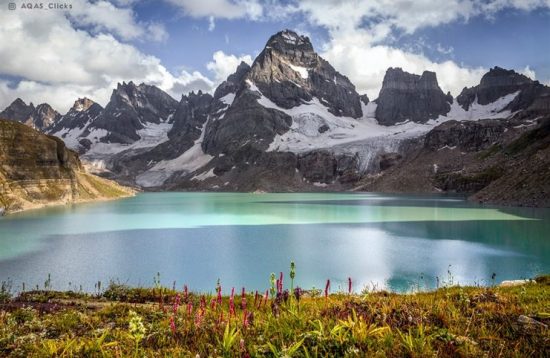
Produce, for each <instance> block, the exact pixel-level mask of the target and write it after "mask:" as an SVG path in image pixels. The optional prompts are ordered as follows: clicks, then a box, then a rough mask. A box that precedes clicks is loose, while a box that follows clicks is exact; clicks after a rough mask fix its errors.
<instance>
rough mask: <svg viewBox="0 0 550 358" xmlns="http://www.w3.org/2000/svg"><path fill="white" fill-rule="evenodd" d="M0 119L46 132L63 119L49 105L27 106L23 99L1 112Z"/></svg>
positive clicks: (18, 99)
mask: <svg viewBox="0 0 550 358" xmlns="http://www.w3.org/2000/svg"><path fill="white" fill-rule="evenodd" d="M0 118H5V119H9V120H13V121H17V122H20V123H24V124H26V125H28V126H30V127H32V128H35V129H38V130H40V131H46V130H47V129H48V128H50V127H51V126H52V125H53V124H54V123H56V122H57V121H58V120H59V119H60V118H61V115H60V114H59V113H58V112H57V111H56V110H54V109H53V108H52V107H51V106H50V105H49V104H47V103H42V104H39V105H38V106H36V107H35V106H34V105H33V104H32V103H30V104H28V105H27V104H26V103H25V102H24V101H23V100H22V99H21V98H17V99H16V100H15V101H13V102H12V103H11V104H10V105H9V106H8V107H6V109H4V110H3V111H2V112H0Z"/></svg>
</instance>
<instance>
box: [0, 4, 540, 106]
mask: <svg viewBox="0 0 550 358" xmlns="http://www.w3.org/2000/svg"><path fill="white" fill-rule="evenodd" d="M29 1H30V2H31V3H37V4H39V2H38V1H35V2H33V0H28V1H27V0H25V1H22V0H0V107H1V108H3V107H5V106H6V105H8V104H9V103H10V102H11V101H13V100H14V99H15V98H17V97H21V98H22V99H23V100H25V101H27V102H29V101H32V102H34V103H35V104H38V103H42V102H48V103H50V104H51V105H53V106H54V108H56V109H58V110H59V111H61V112H65V111H67V110H68V108H69V107H70V106H71V105H72V103H73V102H74V100H75V99H76V98H78V97H83V96H87V97H89V98H91V99H94V100H96V101H97V102H99V103H100V104H102V105H105V104H106V103H107V101H108V99H109V96H110V94H111V91H112V88H113V87H115V86H116V83H117V82H119V81H120V82H121V81H130V80H133V81H134V82H138V83H139V82H145V83H148V84H154V85H157V86H159V87H160V88H162V89H164V90H166V91H168V92H169V93H170V94H171V95H172V96H174V97H175V98H176V99H179V98H180V96H181V94H182V93H187V92H189V91H191V90H198V89H201V90H203V91H211V90H212V89H213V88H214V87H215V86H216V85H217V84H218V83H219V82H221V81H222V80H223V79H225V77H227V76H228V75H229V74H230V73H232V72H233V71H234V69H235V68H236V66H237V65H238V63H239V62H240V61H241V60H243V61H246V62H249V63H250V62H251V61H253V59H254V57H255V56H256V55H257V54H258V53H259V52H260V51H261V50H262V48H263V46H264V45H265V42H266V41H267V39H268V38H269V36H270V35H272V34H274V33H275V32H277V31H279V30H281V29H285V28H289V29H294V30H296V31H298V32H299V33H301V34H305V35H308V36H309V37H310V38H311V40H312V42H313V45H314V47H315V49H316V50H317V51H318V52H319V53H320V54H321V55H322V56H323V57H324V58H325V59H327V60H328V61H329V62H330V63H331V64H332V65H333V66H334V67H335V68H336V69H337V70H338V71H340V72H341V73H343V74H345V75H347V76H348V77H349V78H350V79H351V81H352V82H353V83H354V84H355V85H356V86H357V89H358V91H359V92H360V93H367V94H368V95H369V97H370V98H371V99H374V98H376V97H377V96H378V92H379V90H380V86H381V83H382V79H383V76H384V72H385V70H386V69H387V68H388V67H402V68H403V69H405V70H406V71H409V72H413V73H421V72H422V71H424V70H432V71H436V72H437V75H438V79H439V83H440V86H441V87H442V88H443V90H445V91H451V93H452V94H453V95H455V96H456V95H458V94H459V93H460V91H461V89H462V88H463V87H464V86H472V85H475V84H477V83H478V82H479V79H480V78H481V76H482V74H483V73H484V72H485V71H487V70H488V69H489V68H490V67H493V66H495V65H498V66H501V67H505V68H512V69H515V70H517V71H519V72H522V73H525V74H527V75H528V76H530V77H531V78H534V79H537V80H539V81H541V82H544V83H549V84H550V40H549V39H550V0H482V1H481V0H480V1H478V0H302V1H299V0H285V1H275V0H111V1H104V0H100V1H90V0H65V2H64V1H63V0H58V1H57V3H61V4H63V3H65V4H68V5H71V6H72V8H71V9H69V10H62V9H47V7H48V4H49V3H48V2H44V3H43V7H45V8H46V9H42V10H40V9H23V8H21V6H22V4H23V3H29ZM9 2H13V3H15V4H16V5H17V8H16V10H8V3H9Z"/></svg>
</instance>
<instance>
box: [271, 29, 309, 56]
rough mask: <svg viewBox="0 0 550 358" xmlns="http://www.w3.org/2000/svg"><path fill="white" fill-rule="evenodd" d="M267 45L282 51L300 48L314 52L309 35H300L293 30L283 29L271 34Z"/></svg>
mask: <svg viewBox="0 0 550 358" xmlns="http://www.w3.org/2000/svg"><path fill="white" fill-rule="evenodd" d="M266 47H271V48H274V49H277V50H280V51H283V52H284V51H286V50H300V51H304V52H313V45H312V44H311V41H310V40H309V37H307V36H302V35H298V33H296V32H295V31H292V30H288V29H287V30H283V31H279V32H277V33H276V34H275V35H273V36H271V37H270V38H269V40H268V41H267V44H266Z"/></svg>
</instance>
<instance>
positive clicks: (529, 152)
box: [358, 111, 550, 206]
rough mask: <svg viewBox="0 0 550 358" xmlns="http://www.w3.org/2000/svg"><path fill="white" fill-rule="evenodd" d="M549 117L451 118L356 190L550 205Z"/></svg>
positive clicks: (495, 202)
mask: <svg viewBox="0 0 550 358" xmlns="http://www.w3.org/2000/svg"><path fill="white" fill-rule="evenodd" d="M548 178H550V116H549V115H545V116H543V117H540V116H537V115H533V114H532V113H530V112H528V111H527V112H522V113H520V114H518V115H516V116H514V117H511V118H508V119H498V120H491V119H486V120H480V121H477V122H458V121H449V122H447V123H443V124H441V125H439V126H437V127H436V128H434V129H432V130H431V131H430V132H428V133H427V134H426V136H425V137H424V140H423V143H422V145H421V146H419V147H417V148H416V149H412V150H410V151H408V152H407V153H406V155H405V156H404V157H403V159H402V160H401V161H400V162H399V163H398V164H397V165H393V166H390V167H388V168H386V169H384V170H383V171H382V173H381V174H378V175H375V176H370V177H368V178H364V179H362V181H361V185H359V186H358V189H359V190H369V191H384V192H428V193H429V192H442V191H443V192H453V193H463V194H465V195H469V197H470V199H471V200H474V201H479V202H488V203H494V204H504V205H515V206H523V205H525V206H550V181H549V180H548Z"/></svg>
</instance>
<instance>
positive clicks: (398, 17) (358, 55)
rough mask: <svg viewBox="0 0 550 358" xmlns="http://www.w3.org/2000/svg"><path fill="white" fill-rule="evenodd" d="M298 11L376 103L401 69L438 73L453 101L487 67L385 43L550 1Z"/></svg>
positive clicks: (318, 2)
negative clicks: (325, 36)
mask: <svg viewBox="0 0 550 358" xmlns="http://www.w3.org/2000/svg"><path fill="white" fill-rule="evenodd" d="M293 6H295V7H296V9H297V11H300V12H302V13H303V14H305V16H306V19H307V21H308V22H309V23H310V24H312V25H316V26H321V27H324V28H326V29H327V30H328V33H329V41H328V42H327V43H325V44H324V45H323V46H322V51H321V55H322V56H323V57H325V58H326V59H327V60H328V61H329V62H330V63H331V64H332V65H333V66H334V67H335V68H336V69H337V70H339V71H340V72H342V73H343V74H345V75H347V76H348V77H349V78H350V79H351V81H352V82H353V83H354V84H356V86H357V89H358V91H359V92H361V93H363V92H366V93H367V94H368V95H369V97H370V98H376V97H378V93H379V91H380V87H381V85H382V80H383V78H384V74H385V71H386V69H387V68H388V67H401V68H403V69H404V70H405V71H408V72H412V73H422V72H423V71H425V70H431V71H435V72H436V73H437V76H438V81H439V84H440V87H442V89H443V90H444V91H451V93H452V94H453V95H454V96H456V95H458V94H459V93H460V91H461V90H462V88H463V87H465V86H473V85H476V84H477V83H479V80H480V79H481V76H482V75H483V73H485V72H486V69H484V68H468V67H465V66H463V65H462V64H459V63H456V62H453V61H450V60H447V61H444V62H435V61H432V60H430V59H429V58H428V57H426V56H425V55H424V54H422V52H421V51H417V50H413V49H399V48H395V47H392V46H389V45H387V44H383V42H386V43H387V40H389V39H392V37H393V36H395V34H396V33H399V32H400V31H401V32H405V33H409V34H411V33H414V32H415V31H416V30H418V29H420V28H424V27H433V26H438V25H442V24H447V23H451V22H456V21H468V20H469V19H470V18H471V17H473V16H478V15H483V16H491V15H493V14H495V13H496V12H498V11H500V10H502V9H504V8H515V9H521V10H527V11H531V10H534V9H536V8H540V7H550V1H548V0H523V1H522V0H493V1H489V2H483V3H482V2H480V1H475V0H445V1H438V0H415V1H407V0H401V1H394V0H371V1H362V0H300V1H296V2H295V4H294V5H293ZM434 49H435V50H436V51H438V52H440V53H443V54H447V55H448V54H450V53H452V50H453V49H452V48H450V47H447V48H445V47H444V46H443V45H442V44H437V45H436V47H435V48H434ZM527 70H528V71H527ZM524 71H527V72H529V71H530V70H529V69H528V68H527V69H524ZM530 73H531V74H532V75H533V76H534V73H533V72H532V71H530Z"/></svg>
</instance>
